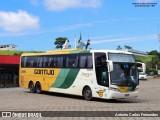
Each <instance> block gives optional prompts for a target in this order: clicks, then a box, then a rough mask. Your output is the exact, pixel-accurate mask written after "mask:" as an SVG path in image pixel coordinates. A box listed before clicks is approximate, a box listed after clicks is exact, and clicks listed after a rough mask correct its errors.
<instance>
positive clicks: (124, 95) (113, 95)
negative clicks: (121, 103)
mask: <svg viewBox="0 0 160 120" xmlns="http://www.w3.org/2000/svg"><path fill="white" fill-rule="evenodd" d="M137 96H138V91H132V92H119V91H112V90H110V92H109V95H108V99H128V98H136V97H137Z"/></svg>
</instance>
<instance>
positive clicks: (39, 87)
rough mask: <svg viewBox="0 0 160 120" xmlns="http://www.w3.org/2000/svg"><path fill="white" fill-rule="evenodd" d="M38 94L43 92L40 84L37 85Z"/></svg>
mask: <svg viewBox="0 0 160 120" xmlns="http://www.w3.org/2000/svg"><path fill="white" fill-rule="evenodd" d="M36 92H37V93H40V92H41V85H40V84H39V83H37V85H36Z"/></svg>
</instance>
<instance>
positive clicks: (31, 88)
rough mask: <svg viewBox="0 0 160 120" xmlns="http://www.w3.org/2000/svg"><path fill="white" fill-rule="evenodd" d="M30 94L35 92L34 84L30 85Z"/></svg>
mask: <svg viewBox="0 0 160 120" xmlns="http://www.w3.org/2000/svg"><path fill="white" fill-rule="evenodd" d="M30 92H34V85H33V83H31V84H30Z"/></svg>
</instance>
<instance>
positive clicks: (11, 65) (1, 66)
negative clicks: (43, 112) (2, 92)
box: [0, 55, 20, 87]
mask: <svg viewBox="0 0 160 120" xmlns="http://www.w3.org/2000/svg"><path fill="white" fill-rule="evenodd" d="M19 64H20V56H10V55H0V87H16V86H18V79H19V78H18V77H19Z"/></svg>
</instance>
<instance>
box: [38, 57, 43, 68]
mask: <svg viewBox="0 0 160 120" xmlns="http://www.w3.org/2000/svg"><path fill="white" fill-rule="evenodd" d="M42 64H43V57H42V56H41V57H40V58H39V65H38V67H40V68H41V67H42Z"/></svg>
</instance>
